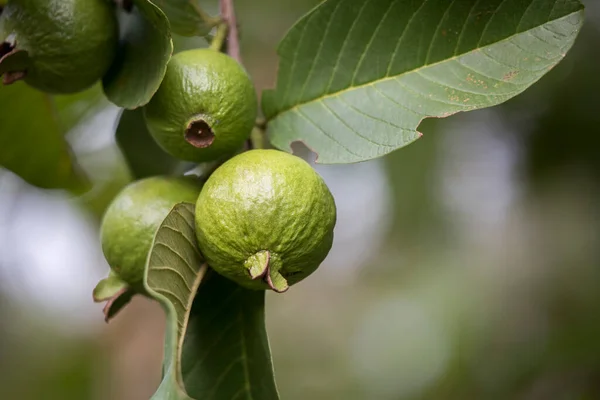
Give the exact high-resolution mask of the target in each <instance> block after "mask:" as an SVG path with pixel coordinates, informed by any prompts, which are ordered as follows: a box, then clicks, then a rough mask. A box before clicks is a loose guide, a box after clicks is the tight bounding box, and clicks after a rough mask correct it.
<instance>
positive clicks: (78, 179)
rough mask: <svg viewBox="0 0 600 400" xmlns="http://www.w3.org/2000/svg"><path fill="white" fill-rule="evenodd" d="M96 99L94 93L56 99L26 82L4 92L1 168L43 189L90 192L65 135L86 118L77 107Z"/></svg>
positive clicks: (2, 89)
mask: <svg viewBox="0 0 600 400" xmlns="http://www.w3.org/2000/svg"><path fill="white" fill-rule="evenodd" d="M94 99H95V94H94V92H93V90H91V91H86V92H82V93H81V94H78V95H74V96H60V97H52V96H50V95H48V94H45V93H42V92H39V91H37V90H35V89H32V88H30V87H29V86H27V85H26V84H25V83H23V82H17V83H14V84H12V85H10V86H4V87H0V166H2V167H4V168H6V169H8V170H10V171H12V172H14V173H15V174H17V175H19V176H20V177H21V178H23V179H24V180H25V181H27V182H29V183H30V184H32V185H35V186H38V187H41V188H45V189H57V188H64V189H69V190H73V191H76V192H79V191H83V190H85V189H86V188H87V186H88V181H87V178H86V177H85V175H84V174H83V172H82V171H81V170H80V169H79V168H78V166H77V164H76V161H75V158H74V156H73V154H72V152H71V149H70V148H69V145H68V144H67V142H66V141H65V139H64V135H65V133H66V132H67V131H68V130H69V129H70V128H72V126H73V125H74V124H75V123H76V122H78V121H79V120H80V118H81V117H82V113H81V112H79V111H75V110H73V108H79V109H81V107H80V106H81V105H82V104H83V105H84V106H85V105H86V104H90V103H91V102H93V101H94ZM76 104H77V107H75V105H76ZM84 108H85V107H84Z"/></svg>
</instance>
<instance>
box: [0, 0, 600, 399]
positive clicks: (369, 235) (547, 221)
mask: <svg viewBox="0 0 600 400" xmlns="http://www.w3.org/2000/svg"><path fill="white" fill-rule="evenodd" d="M208 3H209V4H208V8H209V9H211V7H212V10H215V9H216V8H215V4H212V3H214V2H212V3H211V2H208ZM317 3H318V1H316V0H311V1H309V0H302V1H301V0H255V1H242V0H238V1H237V2H236V5H237V12H238V17H239V20H240V21H239V22H240V25H241V32H242V35H243V40H242V45H243V59H244V62H245V64H246V66H247V69H248V70H249V71H250V73H251V74H252V76H253V77H254V79H255V81H256V84H257V87H258V88H259V90H260V89H263V88H267V87H272V86H273V84H274V78H275V74H276V66H277V59H276V54H275V46H276V44H277V42H278V40H279V39H280V38H281V37H282V36H283V34H284V33H285V31H286V30H287V29H288V28H289V26H290V25H291V24H292V23H293V22H294V21H295V20H296V19H297V18H298V17H300V16H301V15H302V14H303V13H305V12H306V11H308V10H309V9H310V8H311V7H312V6H314V5H315V4H317ZM584 3H585V4H586V6H587V23H586V25H585V28H584V29H583V31H582V32H581V35H580V37H579V40H578V41H577V42H576V44H575V47H574V48H573V50H572V51H571V53H570V54H569V55H568V56H567V57H566V59H565V60H564V62H562V63H561V64H560V65H559V66H558V67H556V68H555V69H554V70H553V71H552V72H551V73H549V74H548V75H547V76H546V77H544V78H543V79H542V80H541V81H540V82H539V83H538V84H536V85H535V86H534V87H532V88H531V89H530V90H528V91H526V92H525V93H524V94H523V95H521V96H518V97H517V98H515V99H513V100H511V101H509V102H508V103H506V104H504V105H502V106H500V107H496V108H494V109H489V110H482V111H477V112H471V113H468V114H459V115H456V116H453V117H451V118H448V119H445V120H435V121H433V120H428V121H425V122H424V123H423V125H422V127H421V130H422V131H423V132H424V136H423V138H422V139H421V140H419V141H417V142H416V143H415V144H412V145H410V146H409V147H407V148H404V149H401V150H399V151H397V152H394V153H393V154H391V155H389V156H388V157H386V158H384V159H380V160H375V161H371V162H366V163H361V164H354V165H346V166H317V169H318V171H319V172H320V173H321V174H322V175H323V176H324V178H325V179H326V181H327V182H328V184H329V185H330V187H331V190H332V192H333V193H334V196H335V198H336V202H337V204H338V209H339V223H338V226H337V227H336V242H335V245H334V248H333V250H332V253H331V254H330V256H329V257H328V259H327V260H326V262H325V264H324V265H323V266H322V267H321V268H320V269H319V271H318V272H317V273H316V274H315V275H314V276H313V277H312V278H311V279H308V280H307V281H305V282H304V283H302V284H300V285H298V286H297V287H294V288H293V289H292V290H290V292H288V293H286V294H285V295H276V294H271V293H269V294H268V296H267V303H268V304H267V306H268V309H267V319H268V321H267V322H268V329H269V335H270V339H271V346H272V350H273V357H274V362H275V369H276V377H277V380H278V384H279V388H280V392H281V397H282V399H284V400H306V399H314V400H320V399H324V400H325V399H328V400H329V399H345V400H354V399H356V400H362V399H369V400H373V399H381V400H413V399H414V400H417V399H421V400H427V399H432V400H433V399H435V400H439V399H445V400H454V399H456V400H470V399H485V400H488V399H489V400H494V399H523V400H538V399H539V400H594V399H600V207H599V204H600V152H599V145H600V128H599V126H600V100H599V93H600V53H599V52H598V49H600V2H599V1H597V0H587V1H585V0H584ZM196 42H197V41H196ZM178 45H179V47H180V48H183V47H186V46H190V45H194V43H190V41H189V40H188V41H181V40H179V41H178ZM0 90H2V89H1V88H0ZM1 106H2V105H1V104H0V107H1ZM117 115H118V110H117V109H116V108H115V107H112V106H109V105H108V103H101V104H100V105H99V106H98V107H96V109H95V112H94V113H93V114H90V115H89V117H88V118H86V119H84V120H83V121H82V122H81V123H80V124H79V125H78V126H77V127H76V128H75V129H74V130H73V131H72V132H70V133H69V136H68V138H69V140H70V142H71V144H72V146H73V149H74V151H75V152H76V154H77V155H78V158H79V160H80V163H81V165H82V167H83V168H84V169H86V171H88V174H89V175H90V176H91V178H92V179H93V181H94V188H93V190H92V191H91V192H89V193H87V194H85V195H84V196H83V197H81V198H76V199H74V198H73V197H70V196H68V195H67V194H65V193H63V192H60V191H43V190H39V189H36V188H34V187H32V186H29V185H27V184H25V183H24V182H23V181H21V180H20V179H19V178H17V177H16V176H14V175H13V174H11V173H9V172H6V171H0V318H1V321H2V322H0V399H7V400H12V399H19V400H29V399H32V400H33V399H35V400H39V399H42V400H46V399H49V400H54V399H57V400H86V399H90V400H95V399H99V400H100V399H101V400H105V399H111V400H113V399H114V400H144V399H148V398H149V397H150V395H151V394H152V393H153V392H154V390H155V388H156V387H157V385H158V382H159V378H160V363H161V357H162V339H163V326H164V315H163V312H162V310H161V309H160V307H159V306H158V305H157V304H155V303H152V302H150V301H148V300H145V299H136V300H135V301H134V302H133V303H132V304H131V305H130V306H129V307H128V308H127V309H126V310H124V311H123V312H122V313H121V314H120V315H119V316H118V317H117V318H116V319H115V320H114V321H113V322H111V324H110V325H105V324H104V322H103V316H102V313H101V306H100V305H96V304H94V303H93V302H92V296H91V292H92V289H93V287H94V285H95V283H96V282H97V281H98V280H99V279H100V278H102V277H103V276H105V274H106V271H107V270H108V267H107V265H106V264H105V262H104V260H103V257H102V254H101V250H100V246H99V241H98V221H99V218H100V216H101V214H102V210H103V209H104V207H105V206H106V204H107V203H108V202H109V201H110V199H111V198H112V196H114V194H115V193H116V192H117V191H118V190H119V189H120V188H121V187H122V186H123V185H125V184H126V183H127V182H128V181H129V179H130V178H129V174H128V171H127V166H126V165H125V163H124V161H123V158H122V156H121V155H120V153H119V150H118V149H117V147H116V145H115V142H114V137H113V134H114V125H115V119H116V117H117ZM1 126H2V121H0V129H2V128H1ZM297 150H298V153H299V154H303V155H305V156H307V157H309V158H310V156H311V155H310V154H308V153H307V151H306V149H302V148H298V149H297Z"/></svg>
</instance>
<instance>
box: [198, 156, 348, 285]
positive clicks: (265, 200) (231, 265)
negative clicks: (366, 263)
mask: <svg viewBox="0 0 600 400" xmlns="http://www.w3.org/2000/svg"><path fill="white" fill-rule="evenodd" d="M335 222H336V207H335V201H334V199H333V196H332V195H331V192H330V191H329V189H328V188H327V186H326V184H325V182H324V181H323V179H322V178H321V176H319V174H317V172H316V171H315V170H314V169H313V168H312V167H311V166H310V165H309V164H308V163H306V162H305V161H304V160H302V159H301V158H298V157H296V156H293V155H290V154H288V153H284V152H281V151H277V150H251V151H247V152H245V153H242V154H240V155H237V156H235V157H234V158H232V159H230V160H229V161H227V162H226V163H224V164H223V165H222V166H220V167H219V168H218V169H217V170H216V171H215V172H214V173H213V174H212V175H211V176H210V178H209V179H208V180H207V182H206V183H205V184H204V187H203V189H202V192H201V193H200V196H199V197H198V201H197V203H196V235H197V239H198V244H199V247H200V250H201V252H202V254H203V255H204V257H205V258H206V260H207V262H208V264H209V265H210V266H211V267H212V268H213V269H214V270H215V271H217V272H218V273H219V274H221V275H223V276H225V277H227V278H229V279H231V280H233V281H235V282H237V283H238V284H240V285H241V286H244V287H246V288H249V289H259V290H264V289H269V288H271V289H273V290H275V291H278V292H283V291H285V290H287V287H289V286H291V285H293V284H295V283H297V282H299V281H301V280H302V279H304V278H306V277H307V276H309V275H310V274H311V273H313V272H314V271H315V270H316V269H317V268H318V266H319V265H320V264H321V262H322V261H323V260H324V259H325V257H326V256H327V254H328V253H329V250H330V249H331V246H332V243H333V228H334V226H335ZM267 266H268V268H266V267H267ZM265 268H266V270H265ZM261 269H262V272H261ZM254 270H256V273H255V271H254ZM278 274H280V275H281V276H279V275H278ZM253 278H254V279H253ZM259 278H260V279H259ZM278 278H283V280H280V285H279V284H277V283H276V282H275V281H276V280H277V279H278ZM271 280H272V281H273V282H271Z"/></svg>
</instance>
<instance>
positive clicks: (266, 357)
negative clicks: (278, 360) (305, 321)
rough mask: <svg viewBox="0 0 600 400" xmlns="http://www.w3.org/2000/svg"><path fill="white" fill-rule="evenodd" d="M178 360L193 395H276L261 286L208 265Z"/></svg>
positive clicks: (266, 399) (215, 399) (217, 399)
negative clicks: (253, 286) (224, 274)
mask: <svg viewBox="0 0 600 400" xmlns="http://www.w3.org/2000/svg"><path fill="white" fill-rule="evenodd" d="M181 363H182V367H181V368H182V373H183V379H184V382H185V387H186V389H187V391H188V393H189V394H190V395H191V396H192V397H193V398H194V399H202V400H204V399H207V400H208V399H211V400H221V399H223V400H225V399H232V400H233V399H261V400H277V399H279V395H278V393H277V388H276V386H275V379H274V374H273V363H272V360H271V351H270V348H269V341H268V338H267V332H266V329H265V292H264V291H255V290H247V289H244V288H242V287H240V286H239V285H237V284H236V283H233V282H232V281H229V280H228V279H225V278H223V277H221V276H220V275H218V274H217V273H215V272H213V271H212V270H209V272H208V273H207V276H206V278H205V280H204V281H203V282H202V285H201V286H200V290H199V291H198V295H197V296H196V299H195V300H194V305H193V307H192V314H191V316H190V321H189V324H188V329H187V333H186V337H185V341H184V343H183V354H182V361H181Z"/></svg>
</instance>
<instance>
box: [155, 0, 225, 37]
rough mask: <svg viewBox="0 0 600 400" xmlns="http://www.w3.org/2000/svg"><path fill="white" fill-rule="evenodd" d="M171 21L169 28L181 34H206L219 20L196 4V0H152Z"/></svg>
mask: <svg viewBox="0 0 600 400" xmlns="http://www.w3.org/2000/svg"><path fill="white" fill-rule="evenodd" d="M154 3H155V4H156V5H157V6H159V7H160V9H161V10H163V12H164V13H165V15H166V16H167V18H169V22H170V23H171V30H172V31H173V32H174V33H176V34H178V35H182V36H206V35H207V34H208V33H209V32H210V31H211V29H212V28H213V27H214V26H215V25H216V24H217V23H218V22H219V18H214V17H211V16H210V15H209V14H207V13H206V12H205V11H204V10H203V9H202V8H201V7H200V5H199V4H198V0H154Z"/></svg>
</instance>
